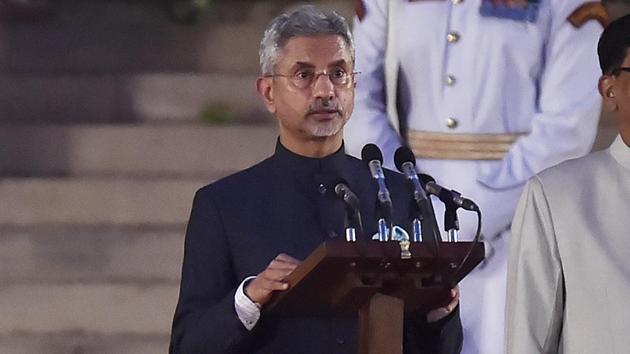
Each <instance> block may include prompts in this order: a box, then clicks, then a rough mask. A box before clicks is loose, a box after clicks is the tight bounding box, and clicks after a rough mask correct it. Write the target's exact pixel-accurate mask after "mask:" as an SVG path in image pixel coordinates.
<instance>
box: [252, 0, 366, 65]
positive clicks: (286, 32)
mask: <svg viewBox="0 0 630 354" xmlns="http://www.w3.org/2000/svg"><path fill="white" fill-rule="evenodd" d="M319 35H339V36H341V38H343V40H344V41H345V42H346V45H347V46H348V48H349V49H350V55H351V57H352V61H353V62H354V41H353V39H352V33H351V32H350V26H348V23H347V22H346V20H345V19H344V18H343V17H342V16H340V15H339V14H337V13H336V12H335V11H332V10H324V9H320V8H318V7H316V6H314V5H303V6H299V7H297V8H295V9H293V10H292V11H289V12H287V13H284V14H282V15H280V16H278V17H276V18H274V19H273V20H272V21H271V23H270V24H269V26H268V27H267V29H266V30H265V34H264V35H263V38H262V41H261V42H260V50H259V52H258V54H259V56H260V69H261V70H262V74H263V75H270V74H273V68H274V66H275V65H276V63H277V60H278V52H279V51H280V49H282V48H283V47H284V45H285V44H286V43H287V42H288V41H289V39H291V38H293V37H314V36H319Z"/></svg>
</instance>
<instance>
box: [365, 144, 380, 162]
mask: <svg viewBox="0 0 630 354" xmlns="http://www.w3.org/2000/svg"><path fill="white" fill-rule="evenodd" d="M361 160H363V161H364V162H365V163H366V164H367V163H370V161H374V160H377V161H378V162H380V163H381V164H382V163H383V153H382V152H381V149H379V148H378V146H376V145H375V144H366V145H365V146H364V147H363V149H362V150H361Z"/></svg>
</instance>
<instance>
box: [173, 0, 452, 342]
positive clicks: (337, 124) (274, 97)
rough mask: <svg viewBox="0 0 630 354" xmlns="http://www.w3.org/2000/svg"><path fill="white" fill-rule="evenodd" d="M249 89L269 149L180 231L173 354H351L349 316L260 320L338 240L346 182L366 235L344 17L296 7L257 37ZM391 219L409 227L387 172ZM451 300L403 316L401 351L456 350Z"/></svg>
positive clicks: (366, 190) (406, 201)
mask: <svg viewBox="0 0 630 354" xmlns="http://www.w3.org/2000/svg"><path fill="white" fill-rule="evenodd" d="M260 61H261V67H262V74H263V75H262V76H261V77H260V78H259V79H258V80H257V89H258V92H259V93H260V96H261V98H262V100H263V102H264V104H265V106H266V107H267V109H268V110H269V112H271V113H272V114H273V115H274V116H275V118H276V119H277V121H278V127H279V135H280V137H279V139H278V143H277V146H276V151H275V154H274V155H272V156H271V157H269V158H268V159H266V160H264V161H262V162H261V163H259V164H257V165H255V166H253V167H251V168H249V169H246V170H244V171H241V172H239V173H236V174H234V175H232V176H229V177H226V178H224V179H222V180H220V181H218V182H216V183H213V184H210V185H208V186H206V187H203V188H201V189H200V190H199V191H198V192H197V194H196V195H195V199H194V202H193V208H192V212H191V216H190V221H189V224H188V229H187V232H186V244H185V254H184V264H183V269H182V281H181V290H180V298H179V302H178V304H177V309H176V312H175V318H174V321H173V332H172V338H171V348H170V352H171V353H177V354H183V353H185V354H191V353H248V354H249V353H273V354H279V353H355V352H356V335H357V329H356V318H349V319H340V318H329V317H317V318H295V319H279V318H273V317H266V316H264V315H262V316H261V309H262V308H263V307H264V306H265V304H266V303H267V302H268V301H269V300H270V298H271V295H272V294H273V293H274V292H276V291H283V290H286V289H287V287H288V285H287V284H286V283H285V281H284V279H285V277H286V276H287V275H288V274H289V273H291V272H292V271H293V270H294V269H295V268H296V267H297V266H298V265H299V263H300V261H299V260H300V259H304V258H305V257H306V256H308V255H309V253H310V252H312V251H313V250H314V249H315V248H316V247H317V246H318V245H319V244H320V243H321V242H323V241H325V240H329V239H334V238H337V237H340V236H341V235H343V231H344V204H343V202H342V201H341V200H340V199H339V198H337V197H336V196H335V194H334V191H333V188H334V185H335V183H337V182H338V181H345V182H346V183H347V184H348V185H349V186H350V188H351V189H352V190H353V191H354V192H355V194H357V196H358V198H359V199H360V201H361V206H360V209H361V215H363V217H364V219H363V224H364V229H365V230H366V235H371V234H373V233H374V232H375V231H376V229H377V227H376V221H375V220H376V218H375V215H376V211H375V206H376V195H377V187H376V185H375V183H374V181H373V180H372V179H371V176H370V174H369V172H368V169H367V167H366V166H365V165H364V164H363V163H362V162H361V161H359V160H357V159H355V158H353V157H350V156H348V155H346V154H345V153H344V149H343V141H342V135H343V126H344V124H345V123H346V122H347V120H348V119H349V118H350V115H351V113H352V110H353V105H354V87H355V73H353V67H354V47H353V42H352V37H351V34H350V31H349V28H348V25H347V23H346V22H345V20H344V19H343V18H342V17H340V16H339V15H337V14H335V13H334V12H329V11H322V10H320V9H318V8H316V7H313V6H303V7H300V8H297V9H296V10H294V11H292V12H290V13H288V14H283V15H281V16H279V17H277V18H276V19H274V20H273V21H272V22H271V24H270V26H269V28H268V29H267V30H266V31H265V35H264V38H263V40H262V42H261V49H260ZM385 175H386V179H387V183H388V186H389V189H390V191H391V195H392V199H393V202H394V213H393V218H392V219H393V222H394V224H396V225H403V226H407V225H408V224H409V221H408V215H409V210H408V208H409V206H410V204H411V195H410V193H409V191H408V190H407V188H408V187H407V186H406V181H405V179H404V178H403V177H402V176H401V175H399V174H396V173H394V172H391V171H386V172H385ZM451 295H452V301H451V302H450V303H449V304H448V305H447V306H445V307H443V308H439V309H436V310H433V311H431V312H430V313H429V314H428V315H426V316H425V315H420V314H414V313H408V314H406V317H405V327H404V349H405V352H406V353H457V352H459V350H460V347H461V341H462V334H461V324H460V320H459V313H458V310H457V304H458V296H459V295H458V292H457V291H456V290H453V291H452V294H451Z"/></svg>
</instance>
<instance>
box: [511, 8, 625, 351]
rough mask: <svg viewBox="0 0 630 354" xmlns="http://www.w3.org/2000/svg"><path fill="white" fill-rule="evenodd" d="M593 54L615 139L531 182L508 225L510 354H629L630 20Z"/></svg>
mask: <svg viewBox="0 0 630 354" xmlns="http://www.w3.org/2000/svg"><path fill="white" fill-rule="evenodd" d="M599 43H600V44H599V47H598V53H599V55H600V66H601V67H602V72H603V75H602V77H601V78H600V80H599V91H600V94H601V95H602V97H603V98H604V106H605V107H606V109H608V110H610V111H611V112H612V113H613V115H615V116H616V118H617V120H618V121H619V124H620V135H619V136H618V137H617V138H616V140H615V141H614V142H613V144H612V145H611V146H610V147H609V148H608V149H607V150H604V151H599V152H594V153H591V154H590V155H588V156H586V157H583V158H579V159H575V160H570V161H567V162H564V163H561V164H559V165H557V166H555V167H552V168H550V169H548V170H545V171H543V172H542V173H540V174H539V175H537V176H535V177H534V178H533V179H531V180H530V181H529V182H528V184H527V185H526V187H525V190H524V192H523V195H522V197H521V200H520V203H519V206H518V208H517V212H516V215H515V218H514V221H513V223H512V241H511V246H510V255H509V266H508V288H507V299H508V300H507V310H506V311H507V314H506V352H507V353H508V354H518V353H523V354H531V353H607V354H614V353H628V352H629V351H630V300H629V299H630V211H629V210H628V205H629V204H630V72H628V71H630V55H627V54H628V49H629V48H630V16H625V17H622V18H621V19H619V20H617V21H615V22H613V23H612V24H611V25H610V26H609V27H607V29H606V30H605V31H604V33H603V35H602V37H601V39H600V42H599Z"/></svg>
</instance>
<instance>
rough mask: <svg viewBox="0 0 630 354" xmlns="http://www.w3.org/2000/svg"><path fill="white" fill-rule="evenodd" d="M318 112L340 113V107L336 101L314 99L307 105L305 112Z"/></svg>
mask: <svg viewBox="0 0 630 354" xmlns="http://www.w3.org/2000/svg"><path fill="white" fill-rule="evenodd" d="M318 112H337V113H341V112H342V108H341V106H340V105H339V103H338V102H333V101H327V102H325V101H316V102H315V103H312V104H310V105H309V106H308V111H307V112H306V113H307V114H313V113H318Z"/></svg>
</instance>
